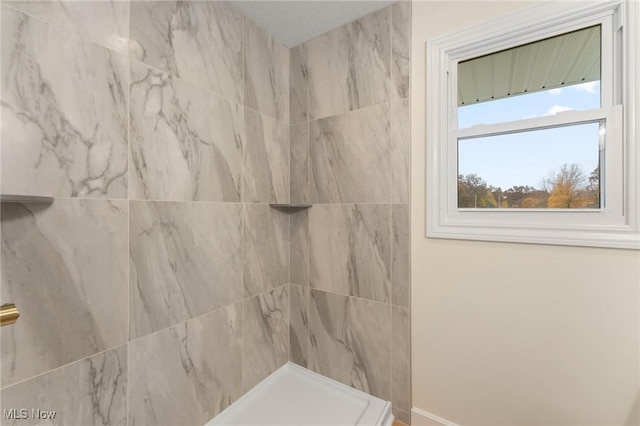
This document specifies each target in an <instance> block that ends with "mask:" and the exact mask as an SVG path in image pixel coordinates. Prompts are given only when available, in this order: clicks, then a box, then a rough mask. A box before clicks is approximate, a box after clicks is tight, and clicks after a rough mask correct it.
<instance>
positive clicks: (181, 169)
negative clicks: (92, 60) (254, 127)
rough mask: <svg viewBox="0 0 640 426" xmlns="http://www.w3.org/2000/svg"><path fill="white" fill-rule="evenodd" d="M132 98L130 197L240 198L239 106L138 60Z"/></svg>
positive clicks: (241, 128) (133, 67) (133, 71)
mask: <svg viewBox="0 0 640 426" xmlns="http://www.w3.org/2000/svg"><path fill="white" fill-rule="evenodd" d="M136 3H137V2H136ZM162 4H163V3H162V2H161V3H158V5H159V6H158V7H160V8H161V7H164V6H161V5H162ZM132 7H133V6H132ZM136 7H137V6H136ZM130 100H131V128H130V134H131V167H130V173H129V175H130V182H131V186H130V192H129V195H130V197H131V198H137V199H153V200H173V201H191V200H200V201H229V202H234V201H240V199H241V193H240V191H241V184H242V148H243V145H244V117H243V111H242V107H241V106H240V105H239V104H236V103H234V102H230V101H228V100H226V99H223V98H221V97H218V96H215V95H214V94H213V93H210V92H207V91H203V90H201V89H198V88H196V87H193V86H191V85H189V84H187V83H185V82H184V81H182V80H180V79H178V78H175V77H172V76H170V75H169V74H166V73H163V72H161V71H158V70H156V69H152V68H149V67H147V66H145V65H143V64H140V63H137V62H135V61H134V62H132V64H131V99H130Z"/></svg>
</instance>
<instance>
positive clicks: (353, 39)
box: [0, 0, 411, 425]
mask: <svg viewBox="0 0 640 426" xmlns="http://www.w3.org/2000/svg"><path fill="white" fill-rule="evenodd" d="M409 23H410V3H409V2H404V1H403V2H399V3H396V4H394V5H392V6H389V7H386V8H384V9H381V10H379V11H378V12H375V13H373V14H371V15H368V16H366V17H364V18H362V19H359V20H357V21H354V22H352V23H350V24H347V25H345V26H343V27H341V28H338V29H336V30H333V31H331V32H329V33H327V34H325V35H322V36H320V37H317V38H316V39H313V40H311V41H309V42H307V43H304V44H302V45H300V46H297V47H295V48H293V49H286V48H285V47H284V46H282V45H280V44H279V43H278V42H276V41H275V40H274V39H273V38H272V37H271V36H269V34H267V33H265V32H264V31H263V30H262V29H260V28H259V27H258V26H256V25H255V24H254V23H252V22H251V21H250V20H249V19H247V18H245V17H243V15H242V14H240V13H239V12H238V11H236V10H235V9H234V8H233V7H232V6H230V5H229V4H228V3H225V2H220V1H216V2H199V1H186V2H183V1H118V0H113V1H108V0H107V1H101V2H89V1H80V2H73V1H66V0H61V1H50V2H39V1H4V0H3V1H2V52H1V54H2V82H1V84H2V85H1V107H2V128H1V132H2V147H1V154H2V157H1V159H2V164H1V166H2V172H1V174H0V187H1V189H2V192H3V193H15V194H30V195H49V196H54V197H55V201H54V203H53V204H52V205H40V204H29V203H27V204H3V205H2V215H1V216H2V220H1V226H0V233H1V240H2V276H1V279H2V282H1V287H0V299H1V300H0V303H5V302H9V301H11V302H16V303H17V305H18V307H19V308H20V309H21V312H22V316H21V318H20V319H19V321H18V322H17V323H16V325H14V326H12V327H4V328H3V329H2V331H1V332H0V333H1V334H0V336H1V339H2V345H1V349H0V352H1V356H2V359H1V361H2V368H1V374H0V393H1V397H2V407H0V408H2V409H4V408H18V409H20V408H32V407H33V408H41V409H44V410H56V411H57V414H56V415H57V421H58V423H60V424H83V425H85V424H86V425H89V424H102V425H111V424H114V425H124V424H129V425H134V424H135V425H144V424H162V423H164V424H176V423H179V424H185V425H190V424H194V425H195V424H202V423H204V422H206V421H207V420H208V419H209V418H211V417H213V416H214V415H216V414H217V413H219V412H220V411H221V410H223V409H224V408H225V407H227V406H228V405H230V404H231V403H233V402H234V401H235V400H236V399H237V398H239V397H240V396H241V395H242V394H243V393H244V392H246V391H247V390H249V389H250V388H251V387H252V386H254V385H255V384H257V383H258V382H259V381H260V380H261V379H262V378H264V377H266V376H267V375H268V374H269V373H270V372H271V371H273V370H274V369H276V368H278V367H279V366H280V365H282V364H283V363H284V362H286V361H287V360H292V361H294V362H296V363H298V364H301V365H303V366H307V367H309V368H311V369H313V370H315V371H317V372H320V373H322V374H325V375H327V376H329V377H332V378H334V379H337V380H339V381H342V382H343V383H347V384H349V385H351V386H354V387H356V388H359V389H362V390H365V391H367V392H370V393H372V394H374V395H377V396H380V397H382V398H385V399H389V400H391V401H392V402H393V405H394V414H395V415H396V417H398V418H399V419H401V420H403V421H405V422H408V420H409V418H408V413H409V411H410V408H411V401H410V400H411V395H410V370H409V365H410V358H409V304H410V294H409V204H408V203H409V159H410V152H409V99H408V96H409V73H408V72H409V68H410V67H409V61H410V58H409V52H410V46H409V39H410V37H409V35H410V27H409ZM289 201H291V202H301V203H314V207H313V208H312V209H311V210H307V211H298V212H296V213H292V214H289V213H287V212H283V211H279V210H274V209H271V208H269V207H268V205H267V203H273V202H278V203H286V202H289ZM30 422H31V423H29V422H27V423H22V422H21V424H36V423H37V420H34V419H30ZM0 424H3V425H4V424H14V422H13V420H9V419H2V420H0Z"/></svg>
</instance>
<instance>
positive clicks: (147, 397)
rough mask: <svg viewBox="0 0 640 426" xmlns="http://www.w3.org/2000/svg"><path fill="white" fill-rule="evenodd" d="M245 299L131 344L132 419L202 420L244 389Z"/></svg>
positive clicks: (149, 421) (191, 422)
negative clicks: (243, 321)
mask: <svg viewBox="0 0 640 426" xmlns="http://www.w3.org/2000/svg"><path fill="white" fill-rule="evenodd" d="M241 310H242V308H241V305H240V304H236V305H230V306H227V307H226V308H222V309H219V310H217V311H214V312H210V313H208V314H205V315H203V316H200V317H198V318H195V319H192V320H189V321H187V322H185V323H182V324H179V325H176V326H174V327H172V328H168V329H166V330H162V331H159V332H157V333H154V334H151V335H149V336H145V337H143V338H141V339H138V340H135V341H133V342H131V343H130V344H129V424H130V425H184V426H187V425H202V424H204V423H206V422H207V421H209V420H210V419H212V418H213V417H214V416H216V415H217V414H219V413H220V412H221V411H222V410H223V409H225V408H226V407H227V406H229V405H231V404H232V403H233V402H234V401H235V400H236V399H238V398H239V397H240V396H241V395H242V389H241V386H242V356H241V352H242V325H241V322H240V321H241V318H242V316H241Z"/></svg>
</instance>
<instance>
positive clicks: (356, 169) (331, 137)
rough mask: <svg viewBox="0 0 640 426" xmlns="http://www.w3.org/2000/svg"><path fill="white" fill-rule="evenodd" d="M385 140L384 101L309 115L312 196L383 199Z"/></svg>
mask: <svg viewBox="0 0 640 426" xmlns="http://www.w3.org/2000/svg"><path fill="white" fill-rule="evenodd" d="M390 144H391V135H390V117H389V106H388V105H380V106H375V107H371V108H366V109H364V110H360V111H354V112H350V113H348V114H342V115H338V116H334V117H329V118H325V119H322V120H316V121H312V122H311V123H310V125H309V156H310V161H311V181H310V184H311V201H312V202H313V203H340V202H342V203H388V202H389V201H390V189H391V188H390V186H391V183H390V182H391V170H390V169H391V160H390Z"/></svg>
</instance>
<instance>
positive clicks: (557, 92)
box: [549, 87, 562, 96]
mask: <svg viewBox="0 0 640 426" xmlns="http://www.w3.org/2000/svg"><path fill="white" fill-rule="evenodd" d="M561 93H562V89H561V88H559V87H558V88H556V89H551V90H549V94H550V95H553V96H558V95H559V94H561Z"/></svg>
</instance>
